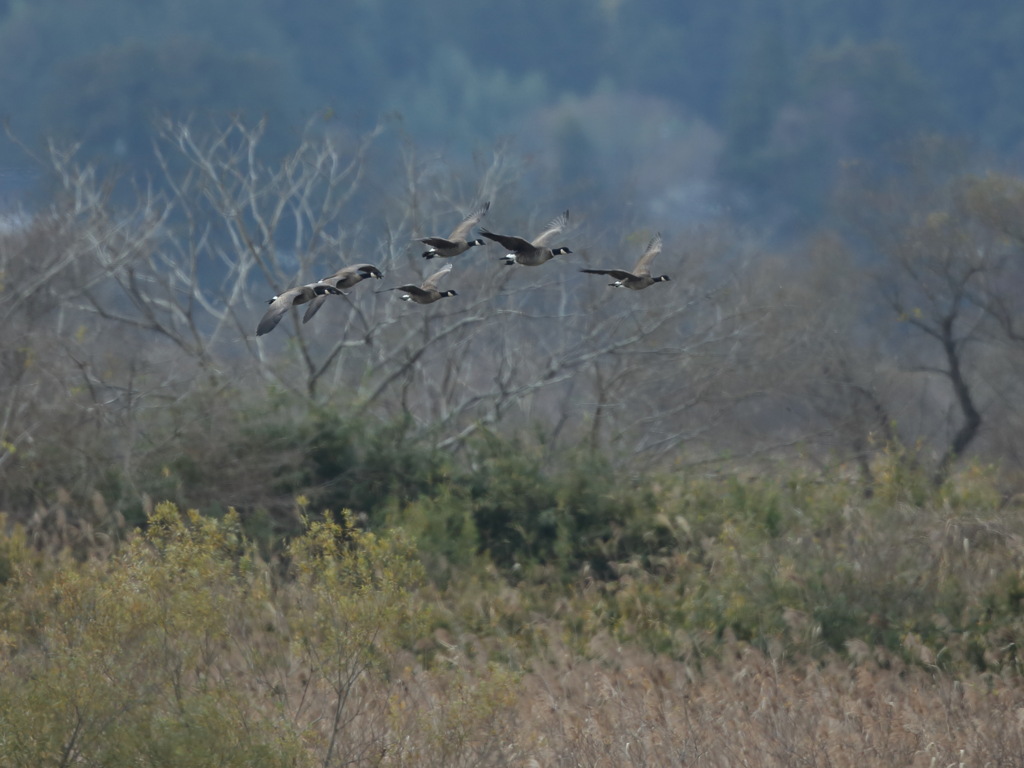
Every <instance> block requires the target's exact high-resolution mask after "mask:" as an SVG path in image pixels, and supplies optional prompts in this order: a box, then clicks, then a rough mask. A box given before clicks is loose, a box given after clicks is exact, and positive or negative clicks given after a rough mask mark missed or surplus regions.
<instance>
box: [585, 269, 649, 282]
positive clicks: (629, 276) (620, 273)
mask: <svg viewBox="0 0 1024 768" xmlns="http://www.w3.org/2000/svg"><path fill="white" fill-rule="evenodd" d="M580 272H589V273H590V274H591V275H611V276H612V277H614V278H615V279H616V280H634V279H636V275H634V274H633V273H631V272H627V271H626V270H624V269H581V270H580Z"/></svg>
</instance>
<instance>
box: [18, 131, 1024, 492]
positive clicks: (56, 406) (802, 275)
mask: <svg viewBox="0 0 1024 768" xmlns="http://www.w3.org/2000/svg"><path fill="white" fill-rule="evenodd" d="M261 135H262V125H256V126H254V127H253V126H248V125H246V124H244V123H243V122H241V121H236V122H233V123H231V124H230V125H228V126H227V127H226V128H223V129H222V130H220V131H217V132H214V133H209V132H200V131H198V130H195V129H194V128H193V127H192V126H191V125H189V124H181V123H172V122H167V123H166V124H164V125H163V126H162V134H161V140H160V141H159V142H158V143H157V145H156V147H155V151H156V155H157V158H158V159H159V166H160V167H161V168H162V177H161V178H159V179H155V180H153V181H152V183H151V184H148V185H144V184H139V183H135V185H134V186H129V185H128V184H127V182H126V181H124V180H108V179H103V178H99V177H98V176H97V174H96V173H95V172H94V171H93V170H92V169H91V168H90V167H88V166H84V167H83V166H80V165H78V164H76V160H75V154H74V152H73V151H62V150H60V149H58V148H56V147H54V148H52V150H51V153H50V156H49V158H48V162H49V164H50V165H51V166H52V169H53V171H54V172H55V176H56V179H57V181H58V192H57V194H56V195H55V197H54V200H53V202H52V204H51V205H50V206H49V207H48V208H47V209H46V210H40V211H37V212H34V213H32V214H31V215H30V216H29V215H27V214H26V215H24V216H21V217H15V218H12V219H10V220H9V222H10V223H9V224H8V225H7V226H6V227H5V229H4V231H3V232H2V233H0V275H2V279H3V294H2V299H3V300H2V303H0V320H2V322H3V324H4V325H3V327H4V329H5V334H4V337H3V340H2V341H0V360H2V362H3V365H2V370H0V397H2V403H0V407H2V410H0V436H2V448H0V472H5V473H7V475H8V477H11V476H12V474H13V472H14V470H15V468H17V473H18V476H19V477H20V478H22V482H16V483H11V484H8V489H9V490H8V491H7V492H6V493H7V496H6V499H5V504H7V505H14V504H16V503H17V504H24V503H28V500H30V499H31V498H33V495H32V494H33V493H34V491H33V488H39V487H42V485H46V486H48V487H65V488H70V489H72V490H79V491H82V492H88V491H90V490H91V489H90V488H86V487H81V488H78V487H76V483H79V484H81V483H82V482H84V481H81V480H80V479H79V478H83V477H91V478H93V480H92V481H90V482H93V483H95V482H96V481H95V478H96V477H99V476H102V475H103V473H104V471H105V470H104V469H103V467H109V466H116V467H121V469H122V470H123V476H124V477H126V478H131V477H133V476H134V474H135V472H136V471H137V470H139V469H140V468H141V467H143V466H146V465H147V462H150V463H151V462H152V461H154V460H157V459H155V458H154V457H159V456H166V455H167V452H168V450H169V445H170V443H172V442H173V441H175V440H183V441H186V442H187V443H188V444H189V445H191V446H192V448H191V449H190V450H191V451H193V453H194V455H193V460H194V461H195V462H196V463H197V464H199V465H203V466H207V467H209V466H216V468H217V469H216V471H217V472H218V475H219V477H220V478H221V479H222V481H223V482H225V483H227V484H229V485H233V486H235V487H237V488H255V487H256V486H257V485H258V483H256V482H254V478H258V477H260V476H261V475H265V473H266V471H267V469H268V467H269V466H271V465H272V464H273V461H274V459H273V456H270V455H263V456H262V458H259V457H256V456H240V455H231V456H226V455H225V451H224V439H223V436H224V435H225V434H227V433H228V432H230V431H231V430H236V429H238V423H237V419H238V416H237V413H238V411H237V409H233V406H238V405H242V406H245V407H246V408H255V409H256V410H259V409H260V408H265V407H267V404H268V403H269V402H273V399H274V398H278V399H280V397H284V398H285V399H286V400H287V402H288V403H290V405H289V406H288V407H289V408H296V407H299V406H297V405H296V404H302V403H304V404H305V405H304V406H301V407H304V408H307V409H308V408H314V409H325V410H327V411H331V412H335V413H339V414H357V413H361V414H369V415H372V416H374V417H376V418H380V419H384V420H392V419H407V420H409V422H410V424H411V425H412V427H413V434H414V435H415V436H418V437H421V438H429V440H431V441H432V442H433V443H434V444H435V445H438V446H442V447H445V448H450V449H452V450H456V449H458V448H459V447H460V446H462V445H463V444H464V441H465V440H466V439H467V438H469V437H470V436H472V435H474V434H475V433H477V432H479V431H480V430H481V429H487V430H497V431H499V432H505V433H507V434H512V433H516V432H522V431H523V430H531V429H541V430H542V431H543V432H544V434H545V436H546V439H549V440H552V441H554V444H556V445H557V444H562V445H577V444H581V443H582V444H587V445H590V446H592V447H594V448H599V449H607V450H611V451H614V452H615V455H616V456H617V457H618V458H619V459H620V460H623V461H630V460H641V461H645V462H658V461H669V462H672V461H679V460H684V461H700V460H705V459H708V458H713V457H721V456H723V455H728V456H731V457H733V458H741V459H742V458H744V457H747V458H750V457H753V456H758V455H762V454H766V453H771V452H775V451H778V450H780V449H784V448H786V447H789V448H791V449H795V450H798V451H803V455H804V456H805V457H807V458H810V459H811V460H812V461H822V460H825V461H830V460H831V459H828V458H827V457H833V458H837V459H839V460H851V461H853V462H855V466H857V467H859V468H860V471H861V472H862V473H863V474H864V476H865V477H867V478H868V479H870V476H871V457H872V455H873V453H874V452H875V451H878V450H883V449H885V448H886V447H887V446H891V445H893V444H894V443H900V444H902V445H907V446H916V447H915V448H914V450H919V451H920V452H921V453H920V455H921V460H922V461H928V462H930V463H932V464H933V465H934V467H935V472H936V477H937V479H940V480H941V478H942V477H943V476H944V475H945V474H946V473H947V472H948V471H949V468H950V467H951V465H952V464H953V463H954V462H955V461H956V460H957V459H959V458H960V457H961V456H963V455H964V454H965V453H967V452H969V451H970V450H972V449H974V448H978V447H979V446H984V448H985V450H986V451H989V452H990V453H989V454H988V455H993V454H992V452H995V453H996V454H997V455H998V457H999V458H1000V459H1001V460H1002V459H1008V460H1009V461H1010V463H1011V464H1013V462H1015V461H1016V458H1017V456H1018V455H1019V450H1020V449H1019V447H1018V444H1017V443H1018V441H1017V440H1016V439H1015V438H1014V437H1013V436H1012V430H1011V429H1010V427H1011V425H1013V424H1016V423H1017V420H1018V418H1019V406H1018V404H1019V402H1020V398H1019V389H1020V387H1019V383H1018V382H1019V381H1020V376H1019V372H1020V362H1021V360H1020V358H1021V343H1020V342H1021V338H1022V337H1024V323H1021V322H1020V319H1019V314H1020V309H1021V306H1020V298H1019V297H1020V295H1021V292H1020V291H1019V290H1017V287H1018V286H1019V285H1020V279H1021V276H1022V275H1021V271H1020V264H1021V263H1022V262H1021V250H1022V247H1024V240H1022V232H1021V230H1020V226H1019V221H1018V219H1019V217H1018V216H1016V215H1015V214H1016V213H1017V212H1018V211H1019V210H1020V208H1019V205H1020V200H1021V199H1024V193H1022V192H1021V187H1022V185H1021V183H1020V182H1019V181H1017V180H1014V179H1008V178H995V177H988V178H973V177H969V176H962V177H959V178H957V179H954V180H953V181H951V182H948V183H945V182H943V183H942V184H938V185H933V186H932V187H930V188H931V189H937V190H939V193H937V194H933V195H932V196H930V197H927V198H925V197H921V196H918V197H914V196H912V195H906V194H902V193H900V192H899V191H898V190H891V191H889V192H886V191H885V190H881V191H880V190H879V189H874V190H870V191H865V190H864V189H862V190H861V191H860V192H859V193H857V194H859V195H860V197H859V198H857V199H856V200H857V205H856V206H855V208H856V210H857V211H858V212H859V213H860V214H862V215H859V216H858V217H851V221H852V220H853V218H857V220H856V221H854V222H853V226H855V227H856V231H857V232H859V237H860V238H861V243H869V247H868V248H867V249H865V248H864V247H863V245H861V246H856V247H855V246H851V245H850V244H849V243H848V242H847V239H846V237H845V236H843V235H839V234H837V233H828V232H825V233H822V234H821V235H820V236H818V237H817V238H815V239H813V240H812V241H810V242H808V243H807V244H805V245H804V246H803V247H802V248H800V249H796V250H794V251H791V252H783V253H775V252H773V251H772V250H771V249H769V248H767V247H765V246H764V245H763V244H760V243H759V242H758V241H757V240H756V238H754V237H753V236H751V235H749V234H748V233H743V232H738V231H736V230H734V229H731V228H730V227H729V226H728V225H727V223H721V222H716V223H709V224H706V225H704V226H703V227H695V228H690V229H688V230H687V231H684V232H672V231H671V228H670V226H667V225H666V226H663V227H659V229H661V230H662V231H664V232H665V233H666V235H665V246H664V250H663V252H662V253H661V254H660V255H659V257H658V270H659V272H662V271H663V272H665V273H668V274H669V275H671V278H672V280H671V282H666V283H663V284H658V285H654V286H651V287H650V288H648V289H647V290H644V291H636V292H634V291H623V290H618V289H616V288H612V287H609V286H608V285H607V284H606V281H604V280H601V279H596V278H593V277H592V276H588V275H583V274H581V273H580V271H579V270H580V268H581V267H598V266H604V265H607V264H609V263H612V262H614V263H619V262H622V263H626V262H629V261H631V260H632V259H634V258H635V255H636V254H638V253H640V252H642V249H643V247H644V244H645V243H647V242H648V241H649V239H650V237H651V235H652V234H653V232H652V231H649V230H647V229H645V228H643V227H637V226H635V225H630V224H629V223H628V222H627V223H617V222H599V221H593V220H588V219H587V216H586V212H585V211H578V212H573V211H572V210H571V202H570V203H569V204H570V226H569V229H567V230H566V231H565V232H564V233H563V234H562V235H560V238H562V239H564V240H565V241H566V242H567V243H570V244H571V246H572V251H573V253H572V254H571V255H565V256H559V257H556V258H555V259H554V260H552V261H551V262H549V263H547V264H544V265H543V266H541V267H520V266H518V265H514V266H506V265H505V264H504V262H503V261H501V260H500V256H502V255H503V252H502V253H499V252H498V251H499V250H501V249H499V248H497V247H496V246H491V247H489V248H473V249H470V250H469V251H468V252H466V253H465V254H462V255H460V256H458V257H455V258H454V259H453V260H452V262H451V263H452V264H453V270H452V272H451V273H450V274H449V275H447V276H446V277H445V283H446V285H445V286H443V287H450V288H454V289H456V290H457V293H458V296H457V297H452V298H451V299H446V300H445V301H442V302H437V303H434V304H431V305H428V306H417V305H413V304H409V303H406V302H402V301H398V300H397V298H398V294H397V293H395V292H393V291H387V290H381V289H386V288H391V287H394V286H397V285H401V284H403V283H410V282H411V283H418V282H420V281H421V280H422V279H423V278H425V277H426V276H427V274H428V272H433V271H434V269H436V267H435V268H430V266H428V263H427V262H424V261H423V260H422V259H421V258H420V251H421V250H422V248H421V246H420V244H419V243H418V242H416V240H417V238H420V237H423V236H425V235H427V234H430V233H432V232H442V231H448V230H449V229H450V228H451V226H453V222H458V221H460V220H461V218H462V217H463V216H464V215H465V213H466V212H467V211H469V210H472V208H473V207H474V206H477V205H479V204H480V203H481V201H485V200H486V201H493V204H492V206H491V208H490V211H489V212H488V214H487V216H488V218H487V222H488V226H493V227H495V228H496V229H501V230H502V231H509V232H523V233H529V232H534V231H535V230H538V229H539V228H540V227H541V226H543V224H544V222H545V221H547V220H548V219H549V218H550V216H551V215H553V213H554V212H556V211H557V210H558V209H555V211H552V210H536V209H533V208H531V206H530V204H529V201H530V199H531V197H530V194H529V192H530V189H531V183H530V180H529V179H527V178H525V177H524V171H523V169H522V165H521V164H520V163H517V162H515V160H514V159H513V158H512V157H510V153H509V151H508V150H505V149H498V150H496V151H495V152H494V153H493V155H492V156H490V157H487V158H483V159H480V160H479V161H478V167H476V168H475V169H474V170H473V180H472V181H467V178H468V174H467V172H466V171H465V170H457V169H445V168H443V165H441V164H439V163H438V162H436V161H435V160H434V159H428V160H426V161H424V160H422V159H421V158H419V157H418V156H417V155H416V152H415V151H414V150H413V149H411V148H405V149H404V152H403V154H402V155H401V162H400V163H398V164H397V165H393V166H392V167H391V168H390V169H389V173H390V178H389V179H388V184H387V185H385V186H382V185H381V183H380V181H379V173H378V172H377V169H376V168H375V167H374V163H375V162H379V160H377V159H375V155H374V150H375V147H376V146H377V145H378V143H379V141H380V135H381V131H380V130H376V131H373V132H371V133H370V134H368V135H366V136H362V137H351V136H334V135H330V134H326V133H323V132H317V131H314V130H312V129H311V130H309V131H308V133H307V136H306V137H305V138H304V139H302V141H301V142H300V143H299V145H298V146H297V148H296V149H295V150H294V151H293V152H292V153H290V154H289V155H288V156H287V157H285V158H283V159H282V160H280V161H279V162H275V163H268V162H265V161H264V160H262V159H261V153H260V151H259V148H260V140H261ZM396 167H397V168H398V169H399V172H395V171H394V168H396ZM852 194H853V193H851V195H852ZM850 199H854V198H852V197H851V198H850ZM853 207H854V206H851V208H853ZM499 224H500V227H499ZM669 224H670V223H669ZM858 249H859V250H858ZM865 252H869V253H870V257H868V258H866V257H865V256H864V255H863V254H864V253H865ZM871 259H873V263H872V262H871ZM624 260H625V261H624ZM354 263H371V264H374V265H376V266H377V267H379V268H380V269H381V270H382V272H383V276H384V277H383V280H381V281H380V282H378V281H376V280H369V281H364V282H363V283H361V284H358V285H355V286H354V287H352V288H350V289H348V290H347V291H345V295H342V296H337V297H328V300H327V302H326V304H325V305H324V306H323V308H322V309H321V310H320V311H319V313H318V314H317V316H316V318H315V320H313V321H312V322H310V323H308V324H304V323H303V322H302V321H301V316H300V314H299V313H298V312H297V311H295V310H291V311H289V312H288V314H287V316H286V317H285V318H284V319H283V321H282V322H281V324H280V325H279V326H278V328H277V330H275V331H274V332H273V333H271V334H267V335H264V336H260V337H257V336H256V334H255V328H256V323H257V321H258V320H259V318H260V317H261V315H262V313H263V312H264V310H265V308H266V305H265V302H266V301H267V300H268V299H269V298H270V297H272V296H275V295H277V294H278V293H279V292H280V291H283V290H285V289H287V288H289V287H291V286H296V285H302V284H304V283H310V282H314V281H316V280H318V279H320V278H322V277H324V276H326V275H330V274H332V273H333V272H335V271H337V270H338V269H339V268H341V267H342V266H345V265H347V264H354ZM865 264H867V266H865ZM268 398H270V400H268ZM161 424H163V425H164V426H165V427H166V425H168V424H170V425H172V426H171V428H170V429H169V430H167V429H164V428H160V427H158V425H161ZM819 448H820V449H823V450H819ZM808 449H809V450H808ZM280 450H286V448H281V449H280ZM55 457H57V460H56V461H55V462H54V461H53V459H54V458H55ZM34 466H38V467H41V466H46V467H53V466H58V467H60V468H61V469H60V470H59V473H66V476H65V477H53V476H49V477H33V476H32V472H31V470H32V467H34ZM149 469H150V470H153V469H154V467H153V466H149ZM156 469H159V467H156ZM80 470H88V471H80ZM50 472H51V474H52V470H50ZM128 490H129V491H130V489H128ZM121 491H122V492H124V491H125V489H124V488H122V489H121ZM253 493H256V491H255V490H254V491H253Z"/></svg>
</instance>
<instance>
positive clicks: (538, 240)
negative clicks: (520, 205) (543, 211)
mask: <svg viewBox="0 0 1024 768" xmlns="http://www.w3.org/2000/svg"><path fill="white" fill-rule="evenodd" d="M567 226H569V212H568V211H564V212H562V213H560V214H558V216H556V217H555V218H553V219H552V220H551V221H549V222H548V225H547V226H546V227H545V228H544V231H543V232H541V233H540V234H539V235H537V236H536V237H535V238H533V244H534V245H543V244H544V243H545V242H547V241H548V240H549V239H550V238H552V237H554V236H555V235H557V234H558V233H559V232H561V231H562V230H563V229H565V228H566V227H567Z"/></svg>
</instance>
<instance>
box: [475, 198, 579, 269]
mask: <svg viewBox="0 0 1024 768" xmlns="http://www.w3.org/2000/svg"><path fill="white" fill-rule="evenodd" d="M568 224H569V212H568V211H566V212H565V213H562V214H561V215H559V216H557V217H556V218H554V219H552V221H551V223H550V224H548V225H547V227H546V228H545V229H544V231H543V232H541V233H540V234H539V235H537V236H536V237H535V238H533V242H530V241H529V240H524V239H523V238H521V237H516V236H515V235H496V234H494V233H493V232H488V231H487V230H486V229H481V230H480V234H481V235H483V236H484V237H486V238H487V239H488V240H494V241H495V242H498V243H501V244H502V245H503V246H505V247H506V248H508V249H509V251H510V253H506V254H505V255H504V256H502V257H501V258H503V259H504V260H505V263H506V264H523V265H525V266H527V267H539V266H540V265H541V264H543V263H544V262H545V261H550V260H551V259H553V258H554V257H555V256H561V255H562V254H564V253H572V251H570V250H569V249H568V248H566V247H564V246H563V247H561V248H554V249H552V248H548V247H546V246H545V245H544V243H545V242H546V241H547V240H549V239H550V238H552V237H554V236H555V235H557V234H558V233H559V232H561V231H562V230H563V229H565V228H566V226H568Z"/></svg>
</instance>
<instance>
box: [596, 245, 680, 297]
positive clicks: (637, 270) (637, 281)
mask: <svg viewBox="0 0 1024 768" xmlns="http://www.w3.org/2000/svg"><path fill="white" fill-rule="evenodd" d="M659 253H661V234H660V233H659V234H657V235H655V236H654V237H652V238H651V242H649V243H648V244H647V248H646V249H645V250H644V254H643V256H641V257H640V261H638V262H637V263H636V266H635V267H633V271H632V272H627V271H626V270H624V269H581V270H580V272H589V273H590V274H592V275H610V276H611V277H614V278H615V282H614V283H608V285H611V286H614V287H616V288H631V289H633V290H634V291H639V290H642V289H644V288H646V287H647V286H649V285H654V284H655V283H665V282H668V280H669V276H668V275H659V276H658V277H652V276H651V262H652V261H653V260H654V257H655V256H657V255H658V254H659Z"/></svg>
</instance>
